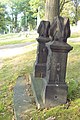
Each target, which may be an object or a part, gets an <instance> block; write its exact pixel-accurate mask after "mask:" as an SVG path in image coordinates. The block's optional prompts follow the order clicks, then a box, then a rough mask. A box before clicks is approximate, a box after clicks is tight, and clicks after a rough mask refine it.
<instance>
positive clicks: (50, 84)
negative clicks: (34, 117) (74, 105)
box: [33, 16, 72, 107]
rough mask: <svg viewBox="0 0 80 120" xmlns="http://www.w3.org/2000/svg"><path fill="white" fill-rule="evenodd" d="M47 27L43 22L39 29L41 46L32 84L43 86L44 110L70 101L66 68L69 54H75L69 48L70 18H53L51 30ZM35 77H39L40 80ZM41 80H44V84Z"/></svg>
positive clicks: (41, 93) (42, 100)
mask: <svg viewBox="0 0 80 120" xmlns="http://www.w3.org/2000/svg"><path fill="white" fill-rule="evenodd" d="M44 23H45V22H42V23H41V24H40V26H39V29H38V33H39V38H38V39H37V41H38V43H39V46H38V52H37V61H36V65H35V77H34V80H33V82H34V83H36V84H35V85H36V86H37V85H38V86H39V84H40V85H41V91H39V93H40V99H41V103H42V104H43V105H42V106H44V107H50V106H51V107H52V106H56V105H59V104H64V103H66V101H67V92H68V87H67V84H66V82H65V77H66V65H67V57H68V52H69V51H70V50H72V47H71V46H70V45H69V44H67V38H68V37H69V36H70V24H69V19H68V18H63V17H60V16H57V17H55V18H54V21H53V23H52V25H51V26H50V29H49V27H46V25H47V26H48V24H47V23H46V24H44ZM43 24H44V25H43ZM42 26H43V27H42ZM47 28H48V29H47ZM45 29H46V30H45ZM50 40H51V42H50ZM36 77H39V80H37V79H36ZM40 78H42V79H41V82H40ZM36 81H37V82H38V83H39V84H38V83H37V82H36ZM35 85H33V86H35ZM35 89H36V87H34V91H36V96H37V90H35ZM37 89H38V87H37ZM36 98H37V97H36ZM37 102H39V99H37ZM39 103H40V102H39Z"/></svg>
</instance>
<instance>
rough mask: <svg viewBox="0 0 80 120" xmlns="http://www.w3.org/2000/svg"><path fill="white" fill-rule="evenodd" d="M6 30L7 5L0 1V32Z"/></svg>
mask: <svg viewBox="0 0 80 120" xmlns="http://www.w3.org/2000/svg"><path fill="white" fill-rule="evenodd" d="M4 30H5V6H4V5H2V4H1V3H0V32H4Z"/></svg>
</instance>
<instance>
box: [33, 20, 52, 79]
mask: <svg viewBox="0 0 80 120" xmlns="http://www.w3.org/2000/svg"><path fill="white" fill-rule="evenodd" d="M49 28H50V22H49V21H41V23H40V25H39V27H38V31H37V32H38V33H39V37H38V38H37V41H38V48H37V59H36V63H35V73H34V74H35V77H42V78H43V77H45V76H46V62H47V56H48V49H47V47H46V45H45V44H46V43H47V42H49V41H50V39H49Z"/></svg>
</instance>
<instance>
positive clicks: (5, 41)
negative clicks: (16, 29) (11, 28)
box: [0, 33, 35, 46]
mask: <svg viewBox="0 0 80 120" xmlns="http://www.w3.org/2000/svg"><path fill="white" fill-rule="evenodd" d="M29 37H30V35H28V36H26V34H25V33H23V34H20V33H10V34H5V35H0V46H3V45H10V44H21V43H26V42H35V39H34V37H33V36H32V38H29Z"/></svg>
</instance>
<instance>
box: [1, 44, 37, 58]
mask: <svg viewBox="0 0 80 120" xmlns="http://www.w3.org/2000/svg"><path fill="white" fill-rule="evenodd" d="M36 45H37V43H36V42H34V43H33V42H27V43H23V44H15V45H4V46H0V59H4V58H8V57H13V56H16V55H20V54H23V53H26V52H29V51H32V50H34V49H36Z"/></svg>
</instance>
